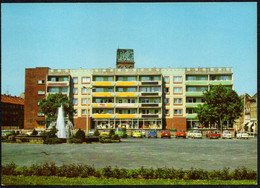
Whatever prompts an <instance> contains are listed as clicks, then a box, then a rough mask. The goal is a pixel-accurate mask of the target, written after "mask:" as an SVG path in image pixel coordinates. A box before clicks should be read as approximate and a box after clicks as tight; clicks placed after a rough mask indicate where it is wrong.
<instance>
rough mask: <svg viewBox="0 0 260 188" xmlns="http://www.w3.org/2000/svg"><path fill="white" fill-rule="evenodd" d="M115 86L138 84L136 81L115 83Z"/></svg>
mask: <svg viewBox="0 0 260 188" xmlns="http://www.w3.org/2000/svg"><path fill="white" fill-rule="evenodd" d="M116 85H117V86H136V85H138V82H136V81H117V82H116Z"/></svg>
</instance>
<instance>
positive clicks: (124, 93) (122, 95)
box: [116, 92, 139, 97]
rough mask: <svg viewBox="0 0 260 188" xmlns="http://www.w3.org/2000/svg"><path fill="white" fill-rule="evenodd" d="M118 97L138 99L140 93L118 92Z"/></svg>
mask: <svg viewBox="0 0 260 188" xmlns="http://www.w3.org/2000/svg"><path fill="white" fill-rule="evenodd" d="M116 96H117V97H137V96H139V93H138V92H117V93H116Z"/></svg>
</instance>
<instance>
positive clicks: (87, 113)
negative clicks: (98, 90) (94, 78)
mask: <svg viewBox="0 0 260 188" xmlns="http://www.w3.org/2000/svg"><path fill="white" fill-rule="evenodd" d="M82 88H83V89H89V91H88V93H89V94H90V90H92V89H95V87H90V88H86V87H85V86H83V87H82ZM88 99H89V98H87V104H86V105H87V112H86V135H87V133H88V116H89V107H88V106H89V104H90V103H89V102H88V101H89V100H88ZM88 103H89V104H88Z"/></svg>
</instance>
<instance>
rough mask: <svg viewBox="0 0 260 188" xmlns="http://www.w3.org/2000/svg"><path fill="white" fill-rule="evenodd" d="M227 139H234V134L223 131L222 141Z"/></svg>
mask: <svg viewBox="0 0 260 188" xmlns="http://www.w3.org/2000/svg"><path fill="white" fill-rule="evenodd" d="M225 138H229V139H231V138H232V134H231V133H230V131H223V134H222V139H225Z"/></svg>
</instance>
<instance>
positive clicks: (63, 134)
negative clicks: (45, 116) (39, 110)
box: [48, 105, 74, 142]
mask: <svg viewBox="0 0 260 188" xmlns="http://www.w3.org/2000/svg"><path fill="white" fill-rule="evenodd" d="M53 126H55V127H56V129H58V132H57V133H56V135H57V137H58V138H61V139H66V140H67V142H68V138H70V136H71V135H72V133H73V131H74V129H73V124H72V122H71V121H70V120H68V121H67V122H66V123H65V120H64V111H63V106H62V105H61V106H60V107H59V108H58V117H57V120H56V121H53V122H51V123H50V126H49V127H48V129H51V128H52V127H53Z"/></svg>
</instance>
